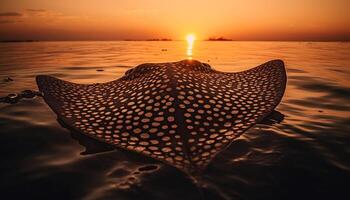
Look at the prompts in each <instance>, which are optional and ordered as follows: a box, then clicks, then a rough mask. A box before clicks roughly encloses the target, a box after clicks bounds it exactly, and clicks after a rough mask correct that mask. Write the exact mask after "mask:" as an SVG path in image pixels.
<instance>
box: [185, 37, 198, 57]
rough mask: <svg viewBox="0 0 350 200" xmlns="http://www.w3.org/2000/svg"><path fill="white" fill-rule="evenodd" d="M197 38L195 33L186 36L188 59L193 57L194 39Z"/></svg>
mask: <svg viewBox="0 0 350 200" xmlns="http://www.w3.org/2000/svg"><path fill="white" fill-rule="evenodd" d="M195 40H196V37H195V36H194V35H193V34H188V35H187V36H186V41H187V50H186V55H187V58H188V59H190V60H191V59H192V55H193V53H192V50H193V44H194V41H195Z"/></svg>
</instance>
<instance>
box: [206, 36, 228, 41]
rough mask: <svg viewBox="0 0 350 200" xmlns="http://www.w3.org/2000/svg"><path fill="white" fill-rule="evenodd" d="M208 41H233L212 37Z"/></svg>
mask: <svg viewBox="0 0 350 200" xmlns="http://www.w3.org/2000/svg"><path fill="white" fill-rule="evenodd" d="M206 41H232V39H229V38H224V37H210V38H208V39H207V40H206Z"/></svg>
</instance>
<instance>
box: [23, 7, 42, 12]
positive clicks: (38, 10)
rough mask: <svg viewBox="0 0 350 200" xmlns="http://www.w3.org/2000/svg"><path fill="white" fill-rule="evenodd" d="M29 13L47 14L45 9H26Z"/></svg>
mask: <svg viewBox="0 0 350 200" xmlns="http://www.w3.org/2000/svg"><path fill="white" fill-rule="evenodd" d="M26 11H27V12H46V10H45V9H32V8H28V9H26Z"/></svg>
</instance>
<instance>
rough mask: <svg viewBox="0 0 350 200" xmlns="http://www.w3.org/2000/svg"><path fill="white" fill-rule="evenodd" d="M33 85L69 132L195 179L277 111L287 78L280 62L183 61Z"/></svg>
mask: <svg viewBox="0 0 350 200" xmlns="http://www.w3.org/2000/svg"><path fill="white" fill-rule="evenodd" d="M36 80H37V84H38V87H39V90H40V91H41V92H42V93H43V95H44V99H45V101H46V103H47V104H48V105H49V106H50V108H51V109H52V110H53V111H54V112H55V113H56V114H57V116H58V119H59V120H60V121H62V122H64V124H65V125H66V126H67V127H69V128H70V129H72V130H74V131H78V132H79V133H82V134H85V135H87V136H90V137H92V138H94V139H97V140H99V141H102V142H105V143H108V144H112V145H114V146H117V147H120V148H123V149H126V150H129V151H134V152H138V153H140V154H143V155H146V156H149V157H152V158H154V159H157V160H160V161H162V162H165V163H167V164H169V165H171V166H174V167H176V168H178V169H180V170H182V171H184V172H186V173H189V174H194V173H197V172H201V171H203V170H204V169H205V168H206V166H207V165H208V164H209V163H210V161H211V160H212V159H213V158H214V157H215V156H216V155H217V154H218V153H219V152H221V151H223V150H224V149H225V148H227V147H228V146H229V145H230V143H231V142H232V141H233V140H234V139H235V138H237V137H238V136H240V135H241V134H242V133H244V132H245V131H246V130H247V129H249V128H250V127H252V126H253V125H255V124H256V123H258V122H260V121H262V120H263V119H264V118H265V117H266V116H268V115H269V114H270V113H271V112H272V111H273V110H274V109H275V107H276V106H277V105H278V104H279V102H280V101H281V99H282V96H283V94H284V91H285V86H286V80H287V78H286V71H285V68H284V64H283V61H281V60H272V61H269V62H267V63H264V64H262V65H260V66H257V67H255V68H252V69H250V70H246V71H242V72H237V73H227V72H220V71H216V70H214V69H212V68H211V67H210V66H209V65H208V64H206V63H201V62H199V61H196V60H183V61H179V62H168V63H146V64H141V65H138V66H136V67H134V68H132V69H130V70H128V71H127V72H126V73H125V75H124V76H122V77H121V78H119V79H116V80H114V81H111V82H106V83H94V84H76V83H71V82H68V81H64V80H60V79H57V78H54V77H51V76H46V75H39V76H37V78H36Z"/></svg>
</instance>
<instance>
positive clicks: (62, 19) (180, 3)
mask: <svg viewBox="0 0 350 200" xmlns="http://www.w3.org/2000/svg"><path fill="white" fill-rule="evenodd" d="M349 8H350V0H244V1H243V0H123V1H122V0H1V2H0V40H21V39H22V40H23V39H33V40H123V39H149V38H172V39H184V37H185V35H186V34H187V33H190V32H191V33H195V34H196V36H197V38H198V39H206V38H208V37H212V36H215V37H219V36H223V37H227V38H231V39H234V40H350V11H349Z"/></svg>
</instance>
